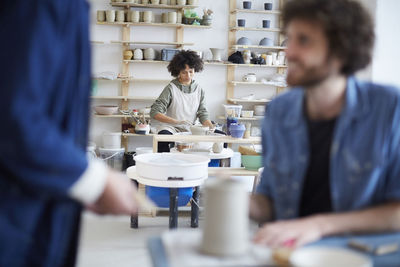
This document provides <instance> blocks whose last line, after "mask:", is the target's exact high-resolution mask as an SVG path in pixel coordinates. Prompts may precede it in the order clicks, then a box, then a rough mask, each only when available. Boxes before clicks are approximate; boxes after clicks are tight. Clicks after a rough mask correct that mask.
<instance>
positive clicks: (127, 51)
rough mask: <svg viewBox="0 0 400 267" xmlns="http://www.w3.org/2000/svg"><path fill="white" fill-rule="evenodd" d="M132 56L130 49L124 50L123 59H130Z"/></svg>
mask: <svg viewBox="0 0 400 267" xmlns="http://www.w3.org/2000/svg"><path fill="white" fill-rule="evenodd" d="M132 56H133V53H132V50H125V51H124V60H131V59H132Z"/></svg>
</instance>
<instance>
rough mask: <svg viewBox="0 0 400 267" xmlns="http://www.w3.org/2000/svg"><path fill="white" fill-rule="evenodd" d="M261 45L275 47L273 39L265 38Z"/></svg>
mask: <svg viewBox="0 0 400 267" xmlns="http://www.w3.org/2000/svg"><path fill="white" fill-rule="evenodd" d="M259 45H260V46H274V42H273V41H272V39H270V38H268V37H265V38H262V39H261V40H260V43H259Z"/></svg>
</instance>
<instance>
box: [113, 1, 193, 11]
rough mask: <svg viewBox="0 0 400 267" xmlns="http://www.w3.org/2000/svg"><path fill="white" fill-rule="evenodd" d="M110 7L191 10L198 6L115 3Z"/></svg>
mask: <svg viewBox="0 0 400 267" xmlns="http://www.w3.org/2000/svg"><path fill="white" fill-rule="evenodd" d="M110 5H111V6H114V7H125V8H131V7H142V8H158V9H193V8H197V7H199V6H192V5H182V6H181V5H161V4H158V5H154V4H135V3H116V2H111V3H110Z"/></svg>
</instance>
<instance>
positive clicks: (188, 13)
mask: <svg viewBox="0 0 400 267" xmlns="http://www.w3.org/2000/svg"><path fill="white" fill-rule="evenodd" d="M182 23H183V24H189V25H192V24H195V25H200V18H199V17H198V16H197V13H196V12H195V11H194V10H192V9H187V10H185V12H184V13H183V18H182Z"/></svg>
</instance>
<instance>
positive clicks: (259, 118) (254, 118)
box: [218, 116, 264, 121]
mask: <svg viewBox="0 0 400 267" xmlns="http://www.w3.org/2000/svg"><path fill="white" fill-rule="evenodd" d="M263 118H264V116H254V117H251V118H243V117H240V118H238V121H259V120H262V119H263ZM218 119H219V120H226V117H225V116H218Z"/></svg>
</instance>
